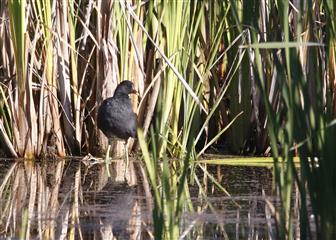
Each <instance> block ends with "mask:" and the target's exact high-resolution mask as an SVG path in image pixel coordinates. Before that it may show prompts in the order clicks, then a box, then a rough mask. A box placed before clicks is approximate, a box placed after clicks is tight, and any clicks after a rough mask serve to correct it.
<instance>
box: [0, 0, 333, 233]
mask: <svg viewBox="0 0 336 240" xmlns="http://www.w3.org/2000/svg"><path fill="white" fill-rule="evenodd" d="M335 20H336V19H335V3H334V1H332V0H326V1H322V2H320V1H316V0H308V1H301V0H299V1H292V2H290V1H288V2H283V1H277V0H262V1H137V2H136V1H123V0H121V1H113V0H108V1H90V0H87V1H73V0H69V1H65V0H57V1H48V2H45V1H29V0H21V1H18V0H7V1H1V2H0V49H1V56H0V96H1V98H0V141H1V148H0V150H1V151H2V152H3V153H4V154H6V155H9V156H13V157H26V158H35V157H40V156H42V155H44V154H45V152H46V151H47V150H48V149H49V147H50V146H52V147H53V148H54V149H55V151H56V153H57V155H59V156H66V155H79V154H84V153H94V154H99V153H100V152H101V150H102V149H105V147H106V144H107V140H106V138H105V137H104V136H103V135H102V133H101V132H99V131H98V130H97V126H96V113H97V106H99V104H100V103H101V101H102V100H103V99H104V98H106V97H108V96H111V95H112V94H113V89H114V88H115V86H116V85H117V84H118V83H119V82H120V81H121V80H123V79H130V80H132V81H133V82H134V84H135V86H136V87H137V89H138V91H139V93H140V97H135V96H134V97H133V99H132V101H133V103H134V110H135V111H136V112H137V114H138V119H139V127H140V128H141V129H142V130H141V132H142V131H143V138H140V145H141V150H142V151H143V152H142V153H143V159H145V160H146V158H147V157H148V156H149V158H147V160H146V161H145V163H147V165H146V168H147V174H148V176H149V180H150V181H151V184H152V190H153V191H154V189H155V188H156V187H157V186H166V187H167V188H166V192H165V194H166V197H167V200H169V198H170V197H172V198H174V199H176V200H177V202H175V200H174V201H173V202H170V203H169V204H170V206H171V207H172V209H175V212H176V214H177V215H178V214H180V213H179V211H180V209H181V206H180V205H179V204H180V203H179V199H180V198H181V197H182V196H180V195H179V194H181V193H182V192H185V190H186V189H185V188H186V187H187V184H186V183H187V182H188V181H190V180H191V179H193V177H195V174H193V171H194V168H195V167H196V168H197V167H200V168H201V169H204V167H203V166H202V165H201V164H198V165H193V161H194V160H195V159H197V158H199V157H201V156H202V154H203V153H204V152H206V151H209V149H210V150H212V151H217V152H221V151H223V150H224V151H226V152H231V153H235V154H253V155H272V157H273V158H274V169H275V180H276V182H277V185H276V188H277V189H278V190H279V192H280V195H281V200H282V201H281V202H282V204H283V205H282V207H281V208H280V220H279V228H278V229H279V231H278V232H277V234H278V235H277V238H279V239H287V238H291V237H292V236H293V234H292V233H293V228H292V216H291V209H292V208H293V206H292V204H291V198H292V188H293V184H294V183H295V184H297V185H298V186H299V189H300V196H301V199H300V203H301V204H300V214H301V215H300V229H301V236H302V238H305V239H306V238H313V236H312V235H313V234H314V233H312V231H311V229H310V225H309V221H310V218H309V216H308V209H307V208H308V207H307V205H308V203H307V201H308V199H307V195H309V198H310V201H312V209H313V212H314V216H315V218H314V221H315V225H316V233H315V234H316V236H318V237H319V238H322V239H332V236H335V235H336V230H335V229H336V228H335V226H336V224H335V223H336V219H335V216H336V213H335V211H334V210H332V209H334V208H332V209H329V208H327V207H326V206H332V204H333V203H334V202H335V200H336V192H335V188H334V187H331V186H330V183H333V182H335V180H336V179H335V174H334V172H335V169H336V165H335V161H334V160H333V156H334V151H333V150H334V149H333V143H334V140H335V136H336V135H335V134H336V132H335V131H336V130H335V121H334V116H335V106H336V98H335V76H336V71H335V69H336V67H335V66H336V61H335V58H336V47H335V46H336V45H335V33H336V28H335ZM149 129H152V130H151V131H152V133H151V134H148V133H149V132H150V131H149ZM141 141H142V142H141ZM119 147H120V146H117V148H116V149H115V151H118V149H120V148H119ZM130 147H131V148H134V149H137V147H138V142H137V141H135V142H134V143H132V144H131V145H130ZM146 149H147V150H148V151H150V152H152V157H154V158H155V159H156V160H155V159H154V160H150V158H151V156H150V154H147V157H146V154H145V153H146V151H147V150H146ZM153 152H154V155H153ZM294 156H298V157H299V159H300V166H301V167H300V168H299V169H298V168H296V167H295V164H294ZM172 157H176V158H179V159H181V161H179V162H176V161H174V162H173V163H170V162H169V161H168V160H167V159H169V158H172ZM165 159H166V160H165ZM280 159H283V160H284V161H280ZM151 161H153V162H152V163H151ZM153 164H154V165H153ZM150 168H152V169H150ZM155 169H156V170H155ZM202 171H203V170H202ZM152 174H154V176H152ZM161 174H163V176H164V177H163V178H161V177H160V176H159V175H161ZM154 179H156V181H157V182H155V181H154ZM191 181H192V180H191ZM169 186H175V189H170V188H169ZM155 194H158V193H155V191H154V195H155ZM169 194H172V195H171V196H170V195H169ZM158 196H160V194H159V195H158ZM156 197H157V196H156ZM160 204H161V203H160ZM160 204H159V203H158V205H157V207H158V206H159V205H160ZM162 213H163V212H161V213H157V214H158V216H157V217H162V216H161V215H160V214H162ZM171 217H172V216H171ZM171 219H172V218H171ZM168 222H169V221H168ZM173 225H175V226H176V225H178V222H177V223H174V224H173ZM166 226H168V225H166ZM168 228H169V227H168ZM169 231H170V233H169V234H171V235H170V236H171V237H175V236H176V234H177V233H176V232H177V231H178V230H176V229H175V228H174V227H172V228H171V229H170V230H169Z"/></svg>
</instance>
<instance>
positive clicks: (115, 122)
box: [97, 80, 137, 141]
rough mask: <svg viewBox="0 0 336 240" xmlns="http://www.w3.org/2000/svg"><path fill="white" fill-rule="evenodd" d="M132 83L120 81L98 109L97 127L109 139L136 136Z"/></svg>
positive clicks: (126, 138) (124, 138)
mask: <svg viewBox="0 0 336 240" xmlns="http://www.w3.org/2000/svg"><path fill="white" fill-rule="evenodd" d="M134 92H135V90H133V83H132V82H131V81H128V80H125V81H123V82H121V83H120V84H119V85H118V86H117V88H116V90H115V92H114V95H113V97H110V98H107V99H105V100H104V101H103V102H102V104H101V105H100V107H99V109H98V116H97V123H98V128H99V129H100V130H101V131H102V132H103V133H104V134H105V136H106V137H107V138H109V139H112V138H114V137H117V138H120V139H123V140H125V141H127V140H128V138H130V137H132V138H135V137H136V128H137V117H136V115H135V113H134V112H133V110H132V104H131V100H130V98H129V96H128V95H129V94H130V93H134Z"/></svg>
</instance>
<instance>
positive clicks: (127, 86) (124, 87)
mask: <svg viewBox="0 0 336 240" xmlns="http://www.w3.org/2000/svg"><path fill="white" fill-rule="evenodd" d="M131 93H137V91H136V90H135V89H134V88H133V83H132V82H131V81H129V80H124V81H122V82H121V83H119V85H118V86H117V88H116V90H115V92H114V95H128V94H131Z"/></svg>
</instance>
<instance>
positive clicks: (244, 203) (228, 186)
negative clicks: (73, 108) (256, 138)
mask: <svg viewBox="0 0 336 240" xmlns="http://www.w3.org/2000/svg"><path fill="white" fill-rule="evenodd" d="M133 165H134V169H140V168H141V165H140V164H139V163H138V162H137V161H133ZM0 166H1V167H0V179H1V181H0V182H1V186H0V208H1V216H0V217H1V221H0V231H1V232H0V236H1V238H17V237H20V236H21V237H23V238H26V239H33V238H35V239H36V238H37V239H69V238H73V239H75V238H76V239H152V238H153V233H152V224H151V223H152V222H151V221H152V220H151V219H152V218H151V207H152V206H151V205H152V204H151V201H150V199H149V197H148V189H146V186H145V184H143V181H141V180H139V179H141V177H137V176H136V175H135V176H133V180H130V179H132V177H128V179H129V181H128V183H130V182H131V184H127V183H124V182H123V181H117V180H116V179H112V180H111V179H109V178H108V177H107V174H106V166H105V164H101V163H99V164H91V163H89V164H88V163H87V162H84V161H78V160H55V161H46V162H32V161H12V160H5V159H2V160H1V161H0ZM207 168H208V170H209V172H211V173H212V175H213V176H214V177H215V178H216V179H217V181H218V182H219V183H220V184H221V185H222V186H224V187H225V190H226V191H227V193H223V191H222V190H219V189H218V188H217V187H216V185H215V184H213V182H212V181H210V179H209V178H208V177H207V176H206V175H204V176H202V173H201V172H200V173H197V174H198V175H199V176H200V178H199V179H202V181H203V183H202V186H203V187H202V189H199V187H197V185H196V184H190V192H191V197H192V202H193V205H194V206H193V208H194V212H185V213H184V214H183V220H182V221H181V222H182V225H183V226H181V231H182V238H183V237H185V238H186V239H195V238H196V236H197V237H199V238H200V239H225V238H226V239H247V238H251V239H256V238H258V237H259V239H260V238H262V239H265V238H266V239H272V238H273V239H274V236H275V235H274V231H275V225H274V224H275V220H274V215H275V212H274V209H273V208H274V205H276V204H277V200H276V198H274V197H272V170H270V169H268V168H266V167H234V166H207ZM116 171H118V170H116ZM121 172H123V171H121ZM134 172H137V171H134ZM140 172H141V171H140ZM115 173H116V172H115ZM134 179H135V180H136V181H135V180H134ZM146 191H147V195H146V194H145V193H146ZM200 191H203V192H205V193H206V194H205V195H204V194H203V195H201V194H200ZM146 196H147V197H146ZM202 196H203V197H202ZM266 196H267V197H266Z"/></svg>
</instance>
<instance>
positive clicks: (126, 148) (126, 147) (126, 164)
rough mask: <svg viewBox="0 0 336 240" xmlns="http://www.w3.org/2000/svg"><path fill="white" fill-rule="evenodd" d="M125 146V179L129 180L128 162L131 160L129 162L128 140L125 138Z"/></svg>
mask: <svg viewBox="0 0 336 240" xmlns="http://www.w3.org/2000/svg"><path fill="white" fill-rule="evenodd" d="M124 147H125V155H126V163H125V172H124V179H125V181H127V179H126V176H127V170H128V163H129V162H128V146H127V140H125V143H124Z"/></svg>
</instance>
